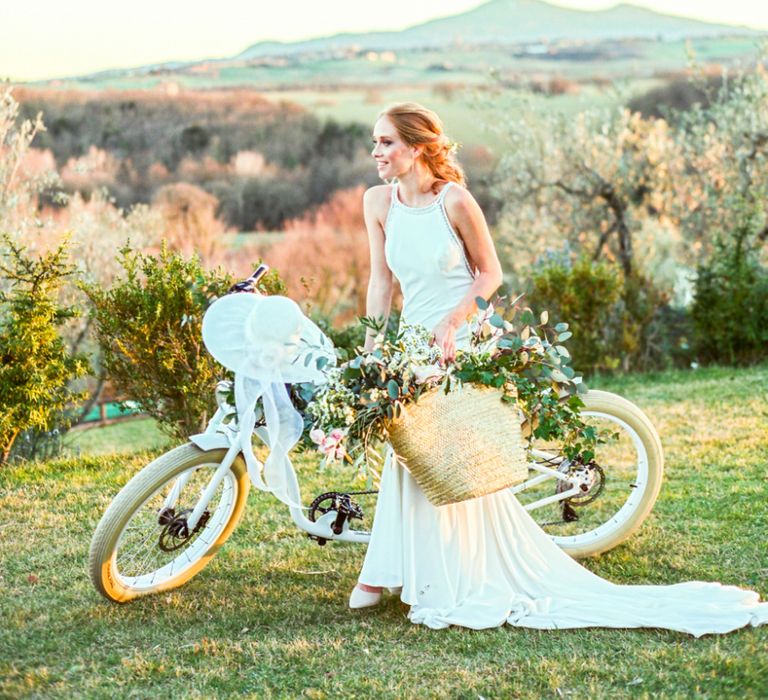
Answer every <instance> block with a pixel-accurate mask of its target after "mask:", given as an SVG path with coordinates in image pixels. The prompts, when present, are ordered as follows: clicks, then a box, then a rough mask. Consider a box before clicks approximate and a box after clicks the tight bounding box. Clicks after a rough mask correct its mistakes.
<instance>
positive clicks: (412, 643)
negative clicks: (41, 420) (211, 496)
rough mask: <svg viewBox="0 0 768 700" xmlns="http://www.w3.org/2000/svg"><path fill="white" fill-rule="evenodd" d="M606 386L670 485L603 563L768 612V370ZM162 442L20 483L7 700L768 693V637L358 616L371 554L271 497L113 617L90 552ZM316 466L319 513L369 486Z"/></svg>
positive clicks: (7, 489)
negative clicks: (637, 417) (648, 434)
mask: <svg viewBox="0 0 768 700" xmlns="http://www.w3.org/2000/svg"><path fill="white" fill-rule="evenodd" d="M591 386H593V387H594V388H601V389H608V390H614V391H617V392H619V393H621V394H623V395H624V396H626V397H628V398H629V399H631V400H633V401H635V402H636V403H637V404H638V405H640V406H641V407H642V408H643V409H644V410H645V411H646V412H647V413H648V415H649V416H650V417H651V418H652V419H653V421H654V422H655V424H656V425H657V427H658V429H659V432H660V434H661V436H662V441H663V443H664V446H665V450H666V476H665V481H664V485H663V487H662V492H661V495H660V498H659V501H658V503H657V505H656V508H655V509H654V511H653V513H652V514H651V516H650V518H649V519H648V520H647V521H646V523H645V524H644V526H643V527H642V528H641V530H640V531H639V532H638V533H637V534H636V535H634V536H633V537H632V538H631V539H630V540H629V541H627V542H626V543H624V544H623V545H621V546H619V547H617V548H616V549H614V550H612V551H611V552H608V553H606V554H604V555H602V556H600V557H598V558H593V559H589V560H587V561H585V562H584V565H585V566H587V567H588V568H589V569H590V570H592V571H593V572H595V573H597V574H599V575H600V576H603V577H605V578H607V579H609V580H611V581H614V582H616V583H626V584H630V583H632V584H642V583H648V584H663V583H676V582H680V581H687V580H695V579H698V580H705V581H706V580H717V581H721V582H723V583H729V584H736V585H741V586H745V587H749V588H753V589H755V590H757V591H759V592H760V593H761V595H762V596H763V597H767V596H768V554H766V546H765V540H766V530H767V529H768V512H767V509H766V496H768V481H767V480H766V465H768V437H766V424H767V423H768V408H766V401H765V399H766V396H768V365H763V366H762V367H759V368H752V369H740V370H731V369H718V368H712V369H704V370H697V371H696V372H669V373H661V374H654V375H644V376H632V377H627V378H620V379H602V378H598V379H595V380H593V381H592V382H591ZM102 438H103V439H102ZM161 438H162V436H160V434H159V433H158V432H157V430H156V428H154V426H153V425H152V424H151V422H149V421H143V422H142V421H138V420H137V421H132V422H127V423H123V424H116V425H113V426H110V427H108V428H105V429H102V430H100V431H94V432H93V434H92V435H91V436H90V437H89V440H90V443H88V445H89V447H88V448H87V449H86V444H85V443H84V442H81V443H80V456H69V457H66V458H62V459H60V460H54V461H51V462H48V463H46V464H37V465H26V466H18V467H13V468H6V469H4V470H2V471H0V513H2V515H1V516H0V586H2V596H0V619H2V621H3V623H2V625H0V697H66V698H70V697H97V698H99V697H105V698H106V697H110V698H124V697H125V698H128V697H130V698H157V697H164V698H202V697H206V698H208V697H230V696H238V697H253V698H283V697H286V698H292V697H306V698H340V697H347V696H356V697H359V698H388V697H407V698H410V697H419V698H422V697H424V698H431V697H435V698H438V697H439V698H443V697H450V698H480V697H482V698H512V697H516V698H589V699H591V698H625V697H631V698H660V697H662V698H691V697H697V698H736V697H738V698H764V697H766V696H767V695H768V680H766V679H768V653H766V652H768V628H766V627H763V628H758V629H755V628H746V629H743V630H738V631H736V632H734V633H731V634H728V635H725V636H711V635H708V636H705V637H702V638H700V639H694V638H693V637H690V636H688V635H685V634H682V633H678V632H671V631H665V630H659V629H645V630H611V629H581V630H562V631H535V630H526V629H514V628H510V627H504V628H499V629H493V630H487V631H482V632H476V631H470V630H466V629H460V628H451V629H448V630H442V631H432V630H429V629H426V628H423V627H417V626H415V625H412V624H411V623H410V622H408V620H407V619H406V617H405V615H406V608H405V606H403V605H402V604H401V603H400V602H399V600H397V598H395V597H392V596H389V597H387V598H385V600H384V601H383V603H382V604H381V605H380V606H379V607H377V608H375V609H369V610H368V611H354V612H352V611H349V610H348V609H347V607H346V602H347V597H348V594H349V590H350V589H351V587H352V585H353V584H354V582H355V580H356V574H357V571H358V570H359V567H360V565H361V563H362V559H363V554H364V549H363V548H362V547H359V546H356V545H352V544H333V543H330V544H328V545H327V546H325V547H318V546H317V545H316V544H314V543H312V542H310V541H309V540H307V538H306V537H305V536H304V535H302V533H300V532H299V531H297V530H296V529H295V527H294V526H293V525H292V523H291V521H290V519H289V517H288V515H287V513H286V512H285V510H284V509H283V508H282V507H278V504H277V502H276V501H275V500H274V499H272V498H271V497H270V496H268V495H266V494H262V493H259V492H255V491H252V492H251V495H250V496H249V500H250V503H249V508H248V510H247V511H246V514H245V516H244V518H243V521H242V522H241V524H240V526H239V527H238V529H237V530H236V531H235V533H234V534H233V536H232V538H231V539H230V540H229V542H228V543H227V546H226V547H225V548H224V549H223V550H222V551H221V552H220V553H219V555H218V556H217V558H216V559H215V560H214V561H213V562H212V563H211V565H210V566H209V567H208V568H207V569H205V570H204V571H203V572H202V573H201V574H200V575H198V576H197V577H196V578H194V579H193V580H192V581H190V582H189V583H188V584H187V585H186V586H184V587H183V588H181V589H177V590H175V591H173V592H169V593H165V594H161V595H158V596H154V597H150V598H145V599H141V600H139V601H136V602H134V603H131V604H128V605H125V606H118V605H114V604H110V603H107V602H106V601H104V600H102V599H101V598H100V597H99V596H98V594H97V593H96V592H95V591H94V589H93V588H92V587H91V584H90V581H89V579H88V577H87V572H86V560H87V552H88V546H89V541H90V537H91V535H92V533H93V530H94V528H95V527H96V524H97V522H98V520H99V518H100V516H101V514H102V512H103V511H104V509H105V508H106V506H107V504H108V503H109V501H110V500H111V499H112V497H113V496H114V494H115V493H116V492H117V490H118V489H119V488H120V487H121V486H122V485H123V484H124V483H125V482H126V481H127V480H128V479H129V478H130V477H131V476H132V475H133V474H134V473H136V471H138V470H139V469H140V468H141V467H142V465H144V464H145V463H146V462H147V460H148V459H149V458H150V457H151V456H153V455H154V454H157V452H158V449H162V448H161V444H162V443H160V442H157V440H159V439H161ZM147 446H151V447H152V448H153V449H154V451H153V452H149V451H141V448H142V447H147ZM111 449H122V451H120V452H118V453H116V454H115V453H109V451H110V450H111ZM137 450H139V451H137ZM88 452H92V453H100V454H89V455H86V453H88ZM296 462H297V466H298V469H299V471H300V478H301V480H302V484H303V486H304V500H305V502H308V501H309V500H311V498H312V497H314V495H316V494H318V493H320V492H321V491H322V490H326V489H328V488H338V487H343V486H345V485H347V484H348V483H349V479H347V478H345V476H344V474H342V473H341V472H338V473H337V472H332V471H328V472H325V473H323V474H319V473H318V472H317V469H316V462H315V461H314V460H313V459H311V458H307V457H300V458H299V459H297V460H296ZM364 506H365V503H364ZM372 510H373V504H372V503H369V504H368V509H367V513H368V514H369V515H370V513H372Z"/></svg>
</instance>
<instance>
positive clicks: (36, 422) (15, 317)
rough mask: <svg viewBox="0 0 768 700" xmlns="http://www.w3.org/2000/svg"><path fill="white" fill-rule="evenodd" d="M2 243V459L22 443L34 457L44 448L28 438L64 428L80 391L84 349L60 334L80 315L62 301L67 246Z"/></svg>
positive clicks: (5, 240) (38, 439)
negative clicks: (32, 249) (37, 251)
mask: <svg viewBox="0 0 768 700" xmlns="http://www.w3.org/2000/svg"><path fill="white" fill-rule="evenodd" d="M3 247H4V248H5V250H6V252H5V260H4V261H3V262H2V263H0V274H2V277H3V278H4V279H3V283H4V284H3V287H5V288H7V290H8V291H5V292H0V360H1V361H0V463H4V462H7V461H8V460H9V459H10V458H11V456H12V455H13V453H14V447H16V446H17V445H21V446H22V447H23V448H25V449H23V450H22V451H21V453H20V452H19V451H18V450H17V451H16V454H17V455H18V454H22V455H23V456H25V457H35V456H36V453H38V454H39V450H36V449H34V448H33V449H30V446H31V445H33V446H34V445H37V446H38V447H39V446H42V445H44V443H45V440H42V439H41V437H43V436H44V435H45V434H46V433H48V434H52V435H57V434H58V432H60V431H61V430H64V429H66V427H67V426H68V421H69V418H68V410H69V409H70V408H71V407H72V405H73V404H74V403H76V402H77V401H78V400H80V399H82V398H83V397H82V396H81V395H80V394H79V393H77V392H75V391H73V390H72V389H71V388H70V383H71V382H72V380H74V379H76V378H77V377H80V376H82V375H83V374H85V373H86V372H87V371H88V362H87V360H86V358H85V356H83V355H80V354H72V353H70V351H69V350H68V348H67V346H66V343H65V342H64V340H63V339H62V337H61V333H60V327H61V326H62V325H63V324H64V323H65V322H66V321H67V319H70V318H72V317H73V316H74V315H75V310H74V309H73V308H72V307H69V306H64V305H62V304H61V303H60V302H59V300H58V294H59V290H60V288H61V285H62V281H63V279H64V278H65V277H67V276H68V275H70V274H72V272H73V271H74V268H73V267H72V266H71V265H70V264H69V262H68V260H67V251H66V245H65V244H62V245H60V246H59V247H58V248H56V249H55V250H53V251H50V252H47V253H43V254H41V255H39V256H35V255H31V254H29V252H28V251H27V250H26V249H24V248H23V247H22V246H21V245H19V244H17V243H14V242H13V240H12V239H11V238H10V236H7V235H5V236H3ZM54 431H56V432H55V433H54ZM20 436H24V437H22V439H21V440H20V441H18V439H19V438H20ZM17 441H18V442H17Z"/></svg>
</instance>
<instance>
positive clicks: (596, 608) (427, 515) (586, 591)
mask: <svg viewBox="0 0 768 700" xmlns="http://www.w3.org/2000/svg"><path fill="white" fill-rule="evenodd" d="M373 141H374V148H373V152H372V155H373V157H374V159H375V161H376V167H377V168H378V172H379V176H380V177H381V178H382V179H383V180H385V181H394V182H395V184H385V185H378V186H375V187H372V188H370V189H369V190H368V191H367V192H366V193H365V198H364V207H365V222H366V227H367V229H368V236H369V243H370V253H371V277H370V282H369V286H368V298H367V314H368V315H369V316H373V317H376V318H381V319H384V318H386V317H388V315H389V311H390V304H391V299H392V286H393V279H394V277H396V278H397V279H398V280H399V282H400V285H401V288H402V292H403V312H402V319H403V321H404V322H408V323H412V324H421V325H423V326H426V327H427V328H431V329H432V330H433V342H435V343H436V344H438V345H439V346H440V348H441V349H442V351H443V357H444V359H445V361H451V360H452V359H453V357H454V355H455V352H456V348H457V347H462V345H464V344H465V343H467V342H468V339H469V326H468V322H467V320H468V317H470V316H471V315H472V314H473V313H474V312H476V310H477V309H476V305H475V301H474V300H475V298H476V297H478V296H481V297H483V298H485V299H488V298H490V297H491V295H492V294H493V293H494V292H495V291H496V289H497V288H498V287H499V285H500V284H501V280H502V273H501V267H500V265H499V260H498V258H497V255H496V251H495V249H494V245H493V241H492V239H491V236H490V234H489V232H488V227H487V225H486V222H485V218H484V216H483V214H482V212H481V210H480V207H479V206H478V204H477V202H476V201H475V200H474V198H473V197H472V195H471V194H470V193H469V192H468V191H467V190H466V189H465V188H464V186H463V185H464V176H463V173H462V170H461V167H460V166H459V164H458V162H457V161H456V159H455V157H454V155H453V152H452V148H451V143H450V141H449V140H448V138H447V137H446V136H445V134H444V133H443V128H442V124H441V122H440V119H439V118H438V117H437V115H436V114H434V112H432V111H430V110H428V109H425V108H424V107H422V106H420V105H417V104H413V103H405V104H400V105H395V106H394V107H391V108H390V109H388V110H387V111H385V112H384V113H383V114H382V115H381V116H380V117H379V119H378V121H377V122H376V125H375V127H374V130H373ZM374 343H375V337H374V334H373V333H372V332H370V331H369V334H368V336H367V337H366V347H367V348H368V349H371V348H372V347H373V346H374ZM383 587H387V588H390V589H391V590H394V591H396V592H399V593H400V596H401V600H402V601H403V602H404V603H406V604H408V605H410V606H411V607H410V611H409V613H408V617H409V619H410V620H411V621H412V622H414V623H420V624H424V625H427V626H429V627H432V628H436V629H437V628H442V627H448V626H449V625H461V626H464V627H470V628H474V629H482V628H487V627H497V626H499V625H502V624H504V623H505V622H506V623H508V624H511V625H516V626H520V627H532V628H538V629H559V628H568V627H593V626H599V627H664V628H668V629H674V630H680V631H683V632H688V633H690V634H693V635H695V636H700V635H702V634H707V633H712V632H717V633H724V632H729V631H731V630H733V629H736V628H739V627H743V626H745V625H750V624H751V625H759V624H765V623H768V603H761V602H760V601H759V596H758V594H757V593H755V592H754V591H749V590H745V589H742V588H738V587H736V586H723V585H721V584H719V583H705V582H701V581H691V582H687V583H679V584H675V585H670V586H647V585H642V586H641V585H637V586H619V585H615V584H613V583H610V582H609V581H606V580H604V579H602V578H600V577H599V576H596V575H595V574H593V573H591V572H590V571H588V570H587V569H585V568H584V567H582V566H581V565H580V564H578V563H577V562H576V561H574V560H573V559H571V558H570V557H569V556H568V555H567V554H565V553H564V552H563V551H562V550H561V549H560V548H559V547H558V546H557V545H556V544H555V543H554V542H553V541H552V540H551V539H550V537H549V536H548V535H547V534H546V533H545V532H544V531H543V530H542V529H541V528H540V527H539V526H538V525H537V524H536V522H535V521H534V520H533V519H532V518H531V517H530V515H529V514H528V512H527V511H526V510H525V509H524V508H523V507H522V505H521V504H520V503H519V502H518V501H517V498H516V497H515V496H514V495H513V494H512V493H510V492H509V491H508V490H506V489H505V490H503V491H499V492H497V493H494V494H490V495H488V496H483V497H481V498H476V499H473V500H470V501H465V502H463V503H458V504H454V505H448V506H441V507H435V506H433V505H432V504H430V503H429V501H428V500H427V499H426V497H425V496H424V494H423V493H422V491H421V490H420V489H419V487H418V486H417V485H416V483H415V481H414V480H413V478H412V477H411V475H410V474H409V473H408V471H407V470H406V469H404V468H403V466H402V465H401V464H400V463H399V462H398V460H397V459H396V458H395V457H394V455H393V453H392V450H391V449H390V450H388V453H387V458H386V460H385V464H384V468H383V472H382V480H381V486H380V491H379V498H378V502H377V505H376V512H375V515H374V522H373V529H372V533H371V541H370V543H369V545H368V550H367V553H366V557H365V562H364V564H363V568H362V571H361V572H360V576H359V582H358V584H357V585H356V586H355V588H354V590H353V591H352V595H351V597H350V601H349V605H350V607H352V608H362V607H367V606H370V605H375V604H376V603H378V601H379V599H380V597H381V592H382V588H383Z"/></svg>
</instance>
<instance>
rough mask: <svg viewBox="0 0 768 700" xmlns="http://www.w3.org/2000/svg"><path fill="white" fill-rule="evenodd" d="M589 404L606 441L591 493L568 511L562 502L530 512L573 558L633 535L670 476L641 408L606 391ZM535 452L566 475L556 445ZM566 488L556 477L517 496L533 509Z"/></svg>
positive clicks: (592, 472)
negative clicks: (550, 458) (548, 458)
mask: <svg viewBox="0 0 768 700" xmlns="http://www.w3.org/2000/svg"><path fill="white" fill-rule="evenodd" d="M583 400H584V404H585V406H584V408H583V409H582V413H581V415H582V417H583V418H584V420H585V421H586V422H587V423H588V424H590V425H593V426H594V427H595V428H596V429H597V430H598V432H599V434H601V435H603V436H605V438H606V442H604V443H603V444H599V445H598V446H597V448H596V450H595V459H594V466H587V469H588V470H589V471H588V476H589V479H590V484H589V488H588V490H587V491H585V492H584V493H582V494H579V495H577V496H575V497H572V498H570V499H568V500H567V501H566V502H565V503H566V504H567V505H566V506H565V508H564V502H563V501H556V502H554V503H550V504H548V505H545V506H541V507H538V508H534V509H530V513H531V515H532V517H533V518H534V519H535V520H536V522H537V523H539V525H540V526H541V527H542V528H543V529H544V530H545V531H546V532H547V533H548V534H549V535H551V536H552V539H553V540H554V541H555V542H556V543H557V544H558V545H559V546H560V547H561V548H562V549H563V550H565V551H566V552H568V554H570V555H571V556H573V557H586V556H591V555H596V554H600V553H601V552H605V551H607V550H609V549H612V548H613V547H615V546H616V545H618V544H619V543H621V542H623V541H624V540H626V539H627V538H628V537H629V536H630V535H632V534H633V533H634V532H635V531H636V530H637V528H639V527H640V525H641V524H642V522H643V521H644V520H645V518H646V517H647V516H648V514H649V513H650V512H651V509H652V508H653V506H654V503H655V502H656V498H657V497H658V494H659V489H660V488H661V481H662V478H663V472H664V454H663V451H662V447H661V442H660V440H659V436H658V433H657V432H656V429H655V428H654V427H653V424H652V423H651V422H650V420H649V419H648V417H647V416H646V415H645V414H644V413H643V412H642V411H641V410H640V409H639V408H638V407H637V406H635V405H634V404H632V403H631V402H629V401H627V400H626V399H624V398H622V397H621V396H617V395H616V394H611V393H609V392H606V391H589V392H588V393H587V394H586V395H585V396H584V397H583ZM533 447H534V448H536V449H537V450H541V451H543V452H547V453H549V454H551V455H553V456H554V457H555V459H554V460H553V461H552V462H546V461H543V460H538V461H541V463H542V464H544V465H545V466H549V467H551V468H554V469H558V468H560V469H561V471H562V470H563V468H562V467H559V464H560V462H559V460H560V459H562V452H561V451H560V448H559V446H558V445H557V444H556V443H551V442H550V443H546V442H542V441H535V442H534V444H533ZM535 461H536V460H535ZM578 467H579V465H574V466H571V467H565V471H568V469H574V468H578ZM535 475H536V472H534V473H533V474H532V476H535ZM563 483H564V482H560V481H559V480H557V479H555V478H554V477H552V478H549V479H546V480H544V481H542V482H541V483H539V484H537V485H535V486H533V487H531V488H530V489H526V490H524V491H521V492H519V493H518V494H517V497H518V499H519V500H520V502H521V503H522V504H523V505H529V504H531V503H532V502H534V501H536V500H539V499H542V498H546V497H549V496H552V495H554V494H556V493H558V492H559V491H560V490H562V489H565V488H569V487H567V486H563V485H562V484H563ZM513 491H516V489H513Z"/></svg>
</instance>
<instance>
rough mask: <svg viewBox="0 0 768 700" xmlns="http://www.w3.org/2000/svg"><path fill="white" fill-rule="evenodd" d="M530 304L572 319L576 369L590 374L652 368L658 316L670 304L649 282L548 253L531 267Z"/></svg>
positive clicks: (604, 263) (604, 266)
mask: <svg viewBox="0 0 768 700" xmlns="http://www.w3.org/2000/svg"><path fill="white" fill-rule="evenodd" d="M529 286H530V302H531V304H532V306H534V307H536V308H547V309H551V310H552V311H553V313H555V314H556V315H557V316H558V317H559V318H567V319H568V321H569V324H570V327H571V330H572V331H573V335H574V337H573V338H572V339H571V343H570V346H569V347H570V350H571V354H572V356H573V365H574V366H575V367H577V368H578V369H579V370H580V371H582V372H585V373H594V372H596V371H613V370H616V369H623V370H625V371H626V370H630V369H638V368H647V367H648V366H649V365H652V364H653V360H654V359H656V355H658V354H659V352H658V351H657V348H656V345H655V344H656V342H658V337H657V336H658V334H659V332H660V331H659V329H658V324H657V323H656V319H657V314H658V312H659V311H660V309H661V308H662V307H663V304H664V302H665V301H666V299H665V297H664V295H663V294H662V293H661V292H660V291H658V290H656V289H655V288H654V287H653V285H652V283H651V282H650V281H649V280H646V279H643V278H641V277H640V276H639V275H637V274H633V275H632V276H631V277H629V278H626V277H625V276H624V273H623V272H622V270H621V268H619V267H618V266H616V265H613V264H611V263H609V262H607V261H598V262H594V261H592V260H590V259H589V258H587V257H585V256H581V257H579V258H578V259H577V260H576V261H574V262H571V259H570V257H569V256H568V255H567V254H566V255H549V256H547V257H546V258H544V259H543V260H542V261H541V262H540V263H539V264H538V265H536V266H535V267H533V268H532V270H531V276H530V282H529Z"/></svg>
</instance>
